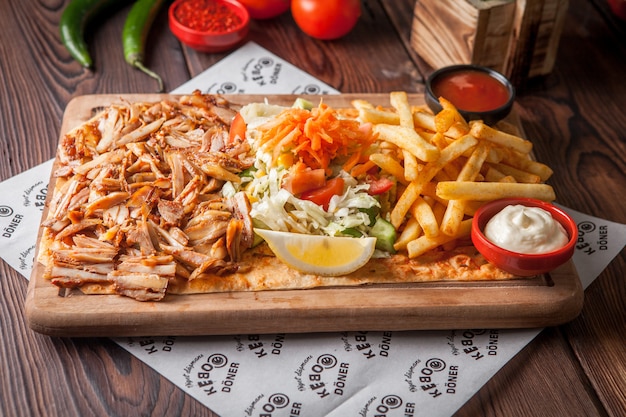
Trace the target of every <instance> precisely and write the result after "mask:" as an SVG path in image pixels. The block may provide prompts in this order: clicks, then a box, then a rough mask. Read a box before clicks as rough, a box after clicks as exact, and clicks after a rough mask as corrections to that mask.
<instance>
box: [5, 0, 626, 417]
mask: <svg viewBox="0 0 626 417" xmlns="http://www.w3.org/2000/svg"><path fill="white" fill-rule="evenodd" d="M66 3H67V1H38V2H37V1H34V0H25V1H20V2H17V1H13V2H9V1H3V2H0V31H1V35H2V36H1V39H2V41H1V42H0V80H1V86H2V88H1V92H0V108H1V109H2V115H1V116H0V155H1V160H0V180H5V179H8V178H10V177H12V176H13V175H16V174H19V173H20V172H23V171H25V170H27V169H29V168H31V167H33V166H35V165H37V164H40V163H42V162H44V161H47V160H49V159H50V158H52V157H53V156H54V152H55V147H56V143H57V135H58V130H59V127H60V121H61V117H62V115H63V111H64V108H65V106H66V104H67V103H68V101H69V100H70V99H71V98H73V97H75V96H77V95H82V94H91V93H149V92H153V91H154V88H155V84H154V81H153V80H152V79H150V78H148V77H146V76H145V75H144V74H142V73H141V72H139V71H136V70H134V69H132V68H130V67H129V66H128V65H126V64H125V62H124V60H123V55H122V46H121V43H120V33H121V29H122V26H123V22H124V18H125V15H126V12H127V11H128V8H126V9H122V10H120V11H119V12H115V13H113V14H112V15H111V16H109V18H108V19H106V20H104V19H103V20H101V21H99V22H97V23H94V24H92V25H90V26H89V27H88V28H87V34H86V39H87V41H88V43H89V45H90V49H91V51H92V54H93V56H94V59H95V62H96V70H95V71H93V72H89V71H86V70H84V69H82V68H81V67H80V66H79V65H78V64H77V63H75V62H74V61H73V60H72V59H71V58H70V56H69V55H68V53H67V52H66V50H65V49H64V47H63V46H62V44H61V42H60V36H59V34H58V29H57V24H58V21H59V17H60V15H61V12H62V10H63V8H64V6H65V5H66ZM412 9H413V1H412V0H402V1H394V2H383V1H377V0H365V1H364V10H363V16H362V19H361V21H360V22H359V24H358V26H357V27H356V28H355V30H354V31H353V32H352V33H351V34H350V35H349V36H347V37H345V38H343V39H341V40H338V41H334V42H321V41H317V40H314V39H311V38H309V37H307V36H306V35H304V34H303V33H302V32H300V31H299V29H298V28H297V27H296V26H295V24H294V22H293V20H292V18H291V16H290V14H289V13H287V14H285V15H283V16H281V17H280V18H278V19H275V20H270V21H264V22H255V23H254V24H253V25H252V28H251V32H250V35H249V38H250V40H254V41H255V42H257V43H258V44H260V45H261V46H263V47H265V48H266V49H268V50H270V51H272V52H273V53H275V54H277V55H279V56H281V57H282V58H284V59H286V60H287V61H289V62H291V63H293V64H294V65H296V66H298V67H300V68H301V69H303V70H304V71H306V72H308V73H310V74H312V75H313V76H315V77H317V78H319V79H321V80H322V81H324V82H326V83H328V84H330V85H332V86H333V87H335V88H337V89H338V90H340V91H342V92H346V93H363V92H370V93H386V92H389V91H392V90H405V91H407V92H421V91H422V90H423V79H424V76H426V75H427V74H428V73H429V71H431V69H430V68H428V67H427V65H425V64H424V63H423V62H422V61H421V60H420V59H419V57H417V56H416V55H415V54H414V53H412V52H411V50H410V47H409V33H410V27H411V12H412ZM154 28H155V29H154V30H153V31H152V32H151V34H150V40H149V45H148V49H147V64H148V65H149V66H150V67H151V68H152V69H154V70H156V71H157V72H158V73H160V74H161V75H162V76H163V78H164V81H165V83H166V89H167V90H171V89H173V88H175V87H177V86H179V85H181V84H182V83H184V82H185V81H187V80H188V79H190V78H191V77H193V76H195V75H197V74H199V73H200V72H202V71H203V70H204V69H206V68H208V67H209V66H211V65H212V64H214V63H216V62H217V61H218V60H220V59H221V58H223V57H224V56H225V55H226V54H214V55H209V54H200V53H196V52H194V51H192V50H189V49H187V48H183V47H181V45H180V44H179V43H178V41H177V40H176V39H175V38H174V37H173V35H172V34H171V33H170V32H169V29H167V16H166V13H165V11H163V12H162V13H160V15H159V16H158V18H157V21H156V23H155V25H154ZM625 40H626V23H625V22H623V21H620V20H617V19H616V18H615V17H614V16H613V15H611V13H610V10H609V8H608V6H607V4H606V2H605V1H604V0H591V1H583V0H572V1H571V5H570V11H569V12H568V16H567V19H566V24H565V29H564V31H563V35H562V39H561V47H560V49H559V52H558V57H557V60H556V65H555V68H554V71H553V72H552V73H551V74H550V75H549V76H547V77H545V78H543V79H538V80H533V81H532V82H531V83H529V84H528V85H527V86H526V88H525V89H524V90H523V91H521V92H520V94H519V98H518V106H517V110H518V112H519V114H520V116H521V119H522V122H523V127H524V129H525V131H526V133H527V135H528V137H529V138H532V140H533V142H534V143H535V150H536V155H537V157H538V159H539V160H541V161H542V162H545V163H547V164H548V165H550V166H551V167H553V168H554V170H555V171H556V175H555V176H554V177H553V179H552V180H551V183H552V185H553V186H554V187H555V189H556V192H557V195H558V196H559V201H560V203H562V204H564V205H566V206H568V207H571V208H573V209H575V210H578V211H581V212H585V213H588V214H591V215H595V216H598V217H602V218H605V219H608V220H612V221H616V222H620V223H626V210H625V209H624V196H625V195H626V174H625V172H626V140H625V139H626V133H625V132H626V115H625V111H624V109H626V83H625V82H624V76H625V75H626V72H625V71H626V42H625ZM625 264H626V255H625V254H624V253H623V252H622V253H621V254H620V255H619V256H618V257H617V258H616V259H615V260H614V261H613V262H612V263H611V265H609V267H608V268H607V269H606V270H605V271H604V272H603V273H602V274H601V275H600V277H599V278H598V279H597V280H596V281H595V282H594V283H593V284H592V285H591V286H590V287H589V288H588V289H587V291H586V293H585V295H586V299H585V304H584V309H583V312H582V314H581V315H580V317H578V318H577V319H576V320H574V321H573V322H571V323H569V324H567V325H563V326H559V327H555V328H547V329H545V330H544V331H543V332H541V334H540V335H539V336H538V337H537V338H536V339H535V340H534V341H533V342H531V343H530V344H529V345H528V346H527V347H526V348H525V349H524V350H523V351H522V352H520V353H519V354H518V355H517V356H516V357H515V358H514V359H513V360H511V361H510V362H509V363H508V364H507V365H506V366H505V367H504V368H503V369H502V370H501V371H500V372H498V373H497V375H495V376H494V378H492V379H491V380H490V381H489V382H488V383H487V384H486V385H485V386H484V387H483V388H482V389H481V390H480V391H479V392H478V393H477V394H476V395H475V396H474V397H473V398H472V399H471V400H470V401H469V402H468V403H467V404H465V405H464V406H463V407H462V408H461V409H460V410H459V411H458V413H457V415H458V416H476V415H486V416H529V415H545V416H573V415H580V416H582V415H585V416H596V415H597V416H605V415H609V416H618V415H626V349H625V348H624V346H625V342H626V338H625V335H626V320H625V316H626V314H625V313H626V308H625V304H624V300H626V285H625V284H624V283H625V281H624V277H625V271H626V267H625ZM0 279H1V280H2V281H1V282H2V291H0V331H1V332H2V335H1V336H0V384H1V385H0V415H3V416H4V415H6V416H29V415H37V416H39V415H46V416H86V415H116V416H117V415H119V416H127V415H195V416H214V415H215V414H214V413H212V412H211V411H210V410H208V409H207V408H205V407H204V406H203V405H201V404H200V403H198V402H197V401H196V400H194V399H193V398H191V397H189V396H187V395H186V394H185V393H184V392H183V391H182V390H180V389H178V388H177V387H176V386H175V385H173V384H172V383H171V382H169V381H168V380H166V379H165V378H164V377H162V376H161V375H159V374H158V373H157V372H155V371H153V370H152V369H151V368H149V367H148V366H146V365H144V364H143V363H142V362H141V361H139V360H138V359H136V358H135V357H134V356H132V355H131V354H129V353H128V352H126V351H125V350H124V349H122V348H120V347H119V346H118V345H116V344H115V343H114V342H112V341H110V340H109V339H104V338H103V339H64V338H51V337H47V336H42V335H39V334H36V333H34V332H32V331H31V330H30V329H29V328H28V327H27V325H26V322H25V318H24V297H25V295H26V287H27V281H26V280H25V279H24V278H23V277H21V276H20V275H19V274H18V273H17V272H16V271H14V270H12V269H11V268H10V267H9V266H8V265H7V264H6V263H4V262H0Z"/></svg>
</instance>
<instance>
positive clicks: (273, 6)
mask: <svg viewBox="0 0 626 417" xmlns="http://www.w3.org/2000/svg"><path fill="white" fill-rule="evenodd" d="M290 1H291V0H239V3H241V4H243V5H244V6H245V8H246V9H247V10H248V13H249V14H250V17H251V18H252V19H271V18H272V17H276V16H279V15H281V14H283V13H285V12H286V11H287V10H289V3H290Z"/></svg>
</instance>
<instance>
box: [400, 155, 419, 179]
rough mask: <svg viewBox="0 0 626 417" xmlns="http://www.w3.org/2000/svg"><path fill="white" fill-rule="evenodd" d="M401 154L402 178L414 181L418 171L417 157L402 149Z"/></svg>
mask: <svg viewBox="0 0 626 417" xmlns="http://www.w3.org/2000/svg"><path fill="white" fill-rule="evenodd" d="M402 154H403V157H404V178H406V180H407V181H415V180H416V179H417V174H418V172H419V168H418V166H419V163H418V162H417V158H416V157H415V155H413V154H412V153H411V152H409V151H407V150H403V151H402Z"/></svg>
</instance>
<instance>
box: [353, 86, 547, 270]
mask: <svg viewBox="0 0 626 417" xmlns="http://www.w3.org/2000/svg"><path fill="white" fill-rule="evenodd" d="M390 103H391V108H383V107H380V106H378V107H376V106H374V105H373V104H371V103H370V102H368V101H366V100H353V101H352V105H353V106H354V107H355V108H356V109H357V110H358V112H359V118H360V120H361V121H362V122H369V123H372V125H373V130H374V132H375V133H376V134H377V135H378V139H379V140H380V141H381V146H380V147H379V150H378V151H377V152H376V153H374V154H372V155H370V161H372V162H373V163H374V164H376V165H377V166H378V167H380V168H381V170H382V171H383V172H387V173H388V174H391V175H393V176H394V177H396V178H397V180H398V183H399V187H398V188H399V189H398V197H397V200H396V201H395V205H393V206H392V208H391V212H390V221H391V223H392V224H393V226H394V227H395V228H396V230H398V238H397V240H396V243H395V245H394V247H395V249H396V250H398V251H403V250H406V251H407V253H408V256H409V257H410V258H414V257H417V256H420V255H422V254H424V253H425V252H428V251H430V250H432V249H435V248H437V247H439V246H442V247H443V248H444V249H445V248H447V247H450V246H451V245H455V242H456V241H457V239H459V238H467V237H468V236H469V234H470V230H471V222H472V216H473V214H474V213H475V212H476V210H477V209H478V208H479V207H480V206H481V205H482V204H484V203H485V202H487V201H490V200H495V199H499V198H507V197H529V198H536V199H539V200H543V201H553V200H555V199H556V196H555V194H554V190H553V189H552V187H551V186H550V185H548V184H545V181H546V180H547V179H548V178H550V176H551V175H552V170H551V169H550V167H548V166H547V165H545V164H542V163H540V162H537V161H535V160H534V159H533V158H532V157H531V151H532V143H531V142H529V141H528V140H526V139H523V138H521V137H520V136H519V134H518V133H517V132H516V130H515V127H514V126H513V125H511V124H508V123H505V122H500V123H499V124H498V125H497V127H496V126H487V125H486V124H485V123H483V122H482V121H471V122H468V121H466V120H464V118H463V117H462V116H461V114H460V113H459V112H458V110H457V109H456V108H455V106H454V105H453V104H452V103H450V102H449V101H447V100H445V99H444V98H440V103H441V105H442V107H443V109H442V110H441V111H440V112H439V113H437V114H435V115H433V114H432V113H431V112H430V111H428V109H427V108H424V107H423V106H411V105H410V104H409V101H408V96H407V94H406V93H405V92H392V93H390Z"/></svg>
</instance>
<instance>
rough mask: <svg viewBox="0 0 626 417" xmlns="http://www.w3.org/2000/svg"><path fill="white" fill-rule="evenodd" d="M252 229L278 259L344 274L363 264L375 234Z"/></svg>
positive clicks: (312, 269)
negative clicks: (309, 233)
mask: <svg viewBox="0 0 626 417" xmlns="http://www.w3.org/2000/svg"><path fill="white" fill-rule="evenodd" d="M254 231H255V232H256V233H257V234H258V235H259V236H261V237H262V238H263V239H264V240H265V241H266V242H267V244H268V245H269V247H270V249H271V250H272V252H274V254H275V255H276V257H277V258H278V259H280V260H281V261H283V262H284V263H286V264H287V265H289V266H290V267H292V268H294V269H296V270H298V271H300V272H303V273H306V274H314V275H323V276H341V275H347V274H349V273H351V272H354V271H356V270H357V269H359V268H361V267H362V266H363V265H365V264H366V263H367V261H369V259H370V258H371V257H372V254H373V253H374V249H375V247H376V238H375V237H367V238H353V237H331V236H320V235H305V234H302V233H289V232H276V231H273V230H266V229H255V230H254Z"/></svg>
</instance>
